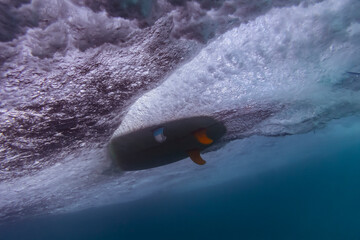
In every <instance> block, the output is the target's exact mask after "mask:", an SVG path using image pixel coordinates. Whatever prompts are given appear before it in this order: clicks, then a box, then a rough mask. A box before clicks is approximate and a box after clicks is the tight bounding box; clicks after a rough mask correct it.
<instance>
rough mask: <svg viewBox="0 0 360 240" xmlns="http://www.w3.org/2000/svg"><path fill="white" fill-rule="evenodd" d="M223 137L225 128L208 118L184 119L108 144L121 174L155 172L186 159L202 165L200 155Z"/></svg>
mask: <svg viewBox="0 0 360 240" xmlns="http://www.w3.org/2000/svg"><path fill="white" fill-rule="evenodd" d="M225 133H226V128H225V126H224V125H223V124H222V123H221V122H219V121H217V120H215V119H213V118H211V117H208V116H197V117H191V118H183V119H179V120H174V121H169V122H163V123H160V124H158V125H156V126H150V127H146V128H143V129H140V130H137V131H133V132H131V133H127V134H124V135H120V136H116V137H114V138H112V139H111V140H110V143H109V146H108V151H109V155H110V157H111V159H112V160H113V161H114V162H115V164H116V165H118V166H119V167H120V168H121V169H122V170H124V171H135V170H142V169H148V168H154V167H158V166H162V165H166V164H170V163H173V162H176V161H179V160H182V159H184V158H187V157H190V158H191V159H192V160H193V161H194V162H195V163H196V164H199V165H203V164H205V160H203V159H202V158H201V156H200V152H201V151H203V150H205V149H206V148H208V147H209V146H211V145H212V144H213V143H214V142H216V141H217V140H219V139H220V138H221V137H222V136H223V135H224V134H225Z"/></svg>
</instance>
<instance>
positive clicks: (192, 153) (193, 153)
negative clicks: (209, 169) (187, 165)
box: [188, 149, 206, 165]
mask: <svg viewBox="0 0 360 240" xmlns="http://www.w3.org/2000/svg"><path fill="white" fill-rule="evenodd" d="M188 154H189V157H190V159H191V160H192V161H193V162H194V163H196V164H198V165H204V164H205V163H206V161H205V160H204V159H202V157H201V156H200V150H198V149H194V150H189V151H188Z"/></svg>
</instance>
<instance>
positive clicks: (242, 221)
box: [0, 136, 360, 240]
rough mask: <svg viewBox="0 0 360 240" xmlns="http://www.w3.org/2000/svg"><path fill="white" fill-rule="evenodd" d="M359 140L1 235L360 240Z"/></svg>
mask: <svg viewBox="0 0 360 240" xmlns="http://www.w3.org/2000/svg"><path fill="white" fill-rule="evenodd" d="M339 139H340V138H339ZM348 139H349V138H348ZM353 139H356V136H354V138H353ZM359 144H360V140H355V141H353V142H339V144H338V145H336V144H335V145H332V146H328V149H326V147H327V146H326V145H324V144H322V143H319V146H318V147H319V148H320V151H319V152H318V153H317V154H311V149H309V151H310V156H311V157H310V158H308V156H309V153H306V152H305V151H306V149H302V150H304V156H300V158H303V161H296V162H295V163H293V164H288V165H286V166H283V167H281V168H276V169H273V170H270V171H267V172H265V173H262V174H257V175H254V176H252V177H250V178H245V179H244V178H242V179H237V180H234V181H231V182H227V183H224V184H222V185H218V186H212V187H208V188H205V189H204V188H203V189H201V190H196V191H188V192H183V193H182V194H167V193H157V194H156V195H153V196H151V197H148V198H146V199H141V200H138V201H136V202H132V203H127V204H120V205H113V206H107V207H101V208H97V209H90V210H85V211H82V212H76V213H71V214H64V215H57V216H50V217H41V218H36V219H27V220H23V221H20V222H19V221H18V222H13V223H6V224H3V225H1V226H0V233H1V234H0V239H1V240H2V239H339V240H340V239H355V240H359V239H360V174H359V173H360V148H359ZM322 150H324V151H322ZM270 158H271V157H270V156H269V161H271V159H270ZM289 160H290V159H289Z"/></svg>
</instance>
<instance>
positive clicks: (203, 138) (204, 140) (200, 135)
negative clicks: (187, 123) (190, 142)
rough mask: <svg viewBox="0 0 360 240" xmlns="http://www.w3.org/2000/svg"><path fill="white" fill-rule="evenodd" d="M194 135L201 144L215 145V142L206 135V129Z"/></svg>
mask: <svg viewBox="0 0 360 240" xmlns="http://www.w3.org/2000/svg"><path fill="white" fill-rule="evenodd" d="M193 134H194V136H195V138H196V139H197V140H198V141H199V143H201V144H204V145H209V144H211V143H213V140H212V139H211V138H209V137H208V136H207V135H206V129H205V128H203V129H199V130H197V131H196V132H194V133H193Z"/></svg>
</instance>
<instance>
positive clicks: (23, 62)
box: [0, 0, 360, 221]
mask: <svg viewBox="0 0 360 240" xmlns="http://www.w3.org/2000/svg"><path fill="white" fill-rule="evenodd" d="M358 9H360V2H359V1H357V0H344V1H338V0H324V1H315V0H303V1H301V0H293V1H286V3H285V2H284V1H281V0H274V1H263V0H256V1H235V0H224V1H200V0H198V1H195V0H194V1H174V0H158V1H156V0H153V1H147V0H143V1H141V0H140V1H130V0H128V1H123V2H122V4H116V1H83V0H59V1H51V2H50V1H40V0H33V1H30V0H17V1H10V0H9V1H7V0H3V1H2V2H0V12H1V15H0V78H1V81H0V91H1V101H0V143H1V146H0V196H1V197H0V221H4V220H6V219H9V218H20V217H27V216H33V215H44V214H55V213H60V212H69V211H77V210H80V209H85V208H89V207H93V206H100V205H106V204H112V203H120V202H127V201H131V200H135V199H139V198H141V197H143V196H146V195H149V194H153V193H156V192H158V191H175V192H176V191H182V190H184V189H190V188H201V187H204V186H207V185H212V184H219V183H222V182H224V181H226V180H228V179H232V178H237V177H240V176H245V175H251V174H252V173H254V172H258V171H264V170H265V169H268V168H271V167H275V166H277V165H279V164H281V160H279V159H276V158H269V159H267V161H266V162H263V161H261V160H259V159H263V158H264V156H268V155H271V153H272V152H276V149H277V148H280V147H284V145H285V144H284V141H285V142H286V140H284V138H285V137H284V136H287V135H292V136H291V141H293V142H297V139H298V140H299V142H300V141H302V139H304V136H306V134H308V133H309V132H311V131H319V130H320V129H323V128H324V127H327V126H328V125H329V123H330V125H331V124H333V122H334V121H333V120H334V119H340V120H336V122H337V123H339V122H340V123H341V119H347V120H346V121H349V119H350V120H352V119H353V121H357V120H356V119H358V118H356V116H358V115H359V113H360V104H359V102H360V94H359V90H360V88H359V81H360V11H358ZM194 116H210V117H212V118H214V119H216V120H217V121H220V122H222V123H223V124H224V125H225V126H226V129H227V133H226V135H225V136H224V137H223V138H222V140H221V143H219V144H218V145H217V146H216V147H215V148H214V149H213V150H214V151H212V152H209V153H207V154H206V159H207V160H208V164H206V165H204V166H196V165H194V164H192V163H191V162H190V161H188V160H183V161H180V162H177V163H174V164H171V165H167V166H162V167H158V168H154V169H150V170H143V171H136V172H126V173H122V174H117V173H114V174H110V175H109V174H104V172H106V170H108V169H109V167H111V162H110V161H109V159H108V156H107V153H106V147H107V144H108V142H109V140H110V139H111V136H112V135H113V134H114V132H115V131H116V133H117V134H125V133H129V132H132V131H136V130H139V129H142V128H145V127H148V126H152V125H156V124H157V123H159V122H165V121H171V120H177V119H180V118H186V117H194ZM331 126H332V125H331ZM334 128H336V127H332V128H330V129H334ZM354 129H355V130H354V131H358V126H355V127H354ZM329 131H330V130H329ZM304 134H305V135H304ZM330 135H331V134H330ZM274 137H275V138H274ZM261 147H266V149H267V150H264V151H263V152H261V153H256V152H257V151H258V150H257V148H261ZM268 149H271V150H268ZM224 163H226V164H224ZM205 179H206V181H205Z"/></svg>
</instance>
